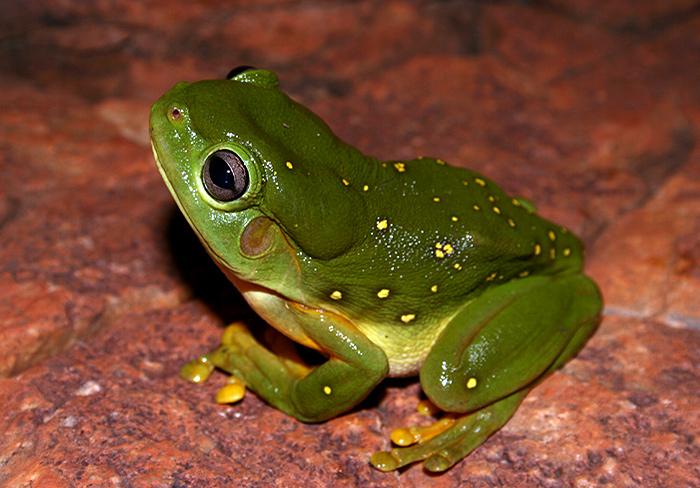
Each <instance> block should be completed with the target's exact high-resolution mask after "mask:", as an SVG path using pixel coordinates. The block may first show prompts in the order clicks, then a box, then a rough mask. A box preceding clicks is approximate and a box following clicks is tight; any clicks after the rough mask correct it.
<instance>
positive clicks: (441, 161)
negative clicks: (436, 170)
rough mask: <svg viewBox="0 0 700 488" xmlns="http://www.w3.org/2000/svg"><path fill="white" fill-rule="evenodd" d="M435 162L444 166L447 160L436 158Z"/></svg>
mask: <svg viewBox="0 0 700 488" xmlns="http://www.w3.org/2000/svg"><path fill="white" fill-rule="evenodd" d="M435 162H436V163H437V164H439V165H442V166H444V165H445V161H443V160H442V159H436V160H435Z"/></svg>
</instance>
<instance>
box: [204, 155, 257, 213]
mask: <svg viewBox="0 0 700 488" xmlns="http://www.w3.org/2000/svg"><path fill="white" fill-rule="evenodd" d="M202 181H203V182H204V188H206V190H207V193H209V195H211V197H212V198H214V199H215V200H218V201H220V202H230V201H233V200H236V199H238V198H240V197H241V196H243V194H244V193H245V192H246V190H247V189H248V184H249V181H250V178H249V176H248V169H247V168H246V167H245V164H244V163H243V160H241V158H240V157H239V156H238V155H237V154H236V153H235V152H233V151H229V150H227V149H220V150H218V151H216V152H213V153H211V154H210V155H209V156H207V159H206V161H204V168H202Z"/></svg>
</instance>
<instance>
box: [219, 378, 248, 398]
mask: <svg viewBox="0 0 700 488" xmlns="http://www.w3.org/2000/svg"><path fill="white" fill-rule="evenodd" d="M245 392H246V388H245V383H243V381H241V379H240V378H238V377H237V376H233V375H232V376H230V377H229V379H228V382H227V383H226V385H224V386H222V387H221V388H219V391H217V392H216V403H219V404H228V403H237V402H240V401H241V400H243V397H244V396H245Z"/></svg>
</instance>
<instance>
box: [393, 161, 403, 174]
mask: <svg viewBox="0 0 700 488" xmlns="http://www.w3.org/2000/svg"><path fill="white" fill-rule="evenodd" d="M394 168H396V171H398V172H399V173H403V172H404V171H406V165H405V164H404V163H394Z"/></svg>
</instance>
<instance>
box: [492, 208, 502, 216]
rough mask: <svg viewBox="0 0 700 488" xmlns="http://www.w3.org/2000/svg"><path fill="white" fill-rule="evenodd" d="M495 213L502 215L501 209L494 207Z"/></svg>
mask: <svg viewBox="0 0 700 488" xmlns="http://www.w3.org/2000/svg"><path fill="white" fill-rule="evenodd" d="M493 211H494V212H495V213H497V214H498V215H501V209H500V208H498V207H493Z"/></svg>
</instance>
